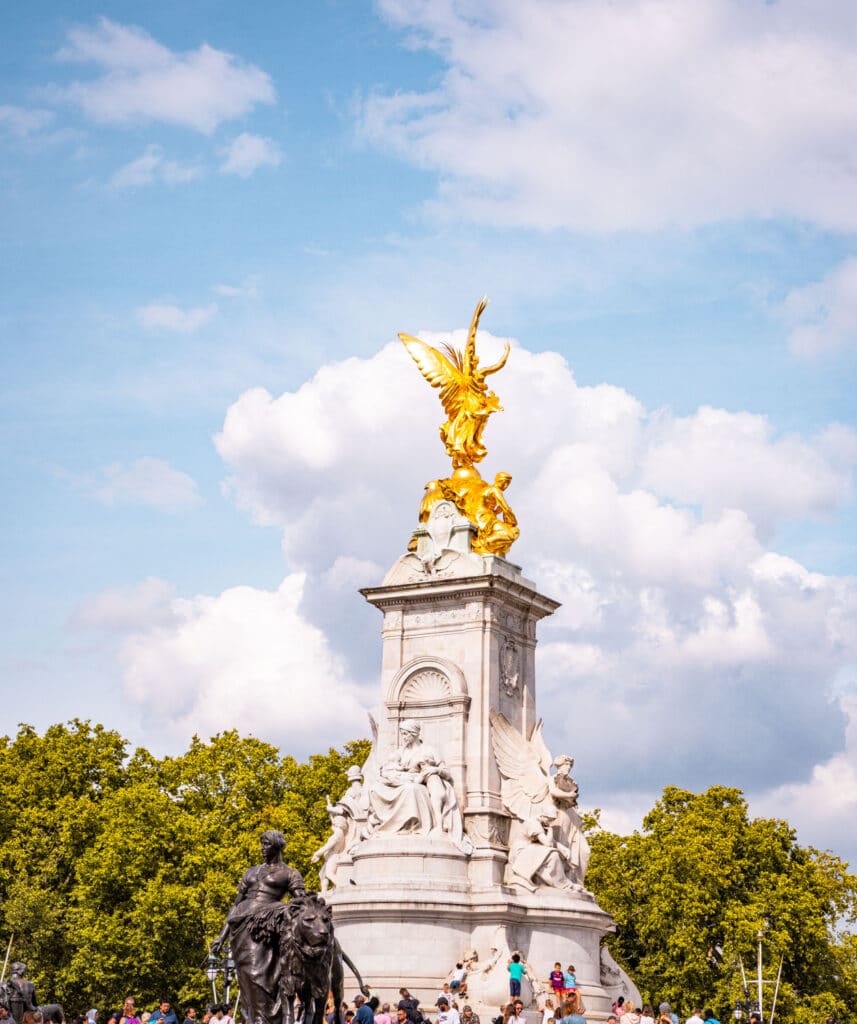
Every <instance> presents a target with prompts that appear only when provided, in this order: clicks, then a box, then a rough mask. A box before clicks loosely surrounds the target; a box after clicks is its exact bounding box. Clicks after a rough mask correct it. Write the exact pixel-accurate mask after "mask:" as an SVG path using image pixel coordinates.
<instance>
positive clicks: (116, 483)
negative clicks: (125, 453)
mask: <svg viewBox="0 0 857 1024" xmlns="http://www.w3.org/2000/svg"><path fill="white" fill-rule="evenodd" d="M92 494H93V497H95V498H97V499H98V501H100V502H102V503H103V504H105V505H117V504H129V505H151V506H153V507H155V508H159V509H163V510H164V511H168V512H178V511H181V510H183V509H187V508H193V507H194V506H195V505H199V504H200V503H201V501H202V498H201V497H200V494H199V491H198V490H197V487H196V482H195V481H194V479H193V478H192V477H190V476H188V474H187V473H182V472H181V470H178V469H173V467H172V466H171V465H170V464H169V463H168V462H165V461H164V460H163V459H156V458H152V457H151V456H149V455H146V456H143V458H140V459H135V460H134V461H133V462H114V463H112V464H111V465H109V466H106V467H105V468H104V470H103V471H102V473H101V481H100V483H98V484H97V485H96V486H95V487H94V489H93V491H92Z"/></svg>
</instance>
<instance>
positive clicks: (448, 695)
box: [386, 657, 470, 806]
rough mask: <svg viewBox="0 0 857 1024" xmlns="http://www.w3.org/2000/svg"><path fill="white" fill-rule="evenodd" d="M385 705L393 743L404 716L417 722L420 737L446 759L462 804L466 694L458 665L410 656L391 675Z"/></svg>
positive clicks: (462, 675)
mask: <svg viewBox="0 0 857 1024" xmlns="http://www.w3.org/2000/svg"><path fill="white" fill-rule="evenodd" d="M386 707H387V716H388V720H389V722H390V724H391V725H393V727H394V742H395V743H396V744H398V743H399V741H400V738H401V737H400V732H399V729H400V726H401V723H402V722H403V721H405V719H408V718H412V719H414V720H415V721H417V722H419V723H420V726H421V729H422V737H423V741H424V742H425V743H428V744H429V745H430V746H432V747H434V749H435V750H436V751H437V752H438V753H439V754H440V756H441V757H442V758H443V760H444V761H445V762H446V766H447V768H449V771H450V773H451V774H452V777H453V779H454V780H455V789H456V792H457V794H458V799H459V802H461V803H462V806H463V798H464V795H465V793H466V787H465V783H466V779H465V777H464V770H465V767H464V766H465V757H464V743H465V734H466V726H467V713H468V710H469V708H470V695H469V694H468V692H467V681H466V680H465V678H464V673H463V672H462V671H461V669H460V668H459V667H458V665H456V664H455V663H454V662H451V661H447V660H446V659H445V658H432V657H421V658H414V659H413V660H412V661H409V662H408V663H407V664H405V665H403V666H402V667H401V668H400V669H399V671H398V672H397V673H396V675H395V676H394V677H393V679H392V681H391V683H390V686H389V688H388V691H387V700H386Z"/></svg>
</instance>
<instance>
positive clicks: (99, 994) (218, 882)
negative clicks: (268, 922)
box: [0, 721, 369, 1009]
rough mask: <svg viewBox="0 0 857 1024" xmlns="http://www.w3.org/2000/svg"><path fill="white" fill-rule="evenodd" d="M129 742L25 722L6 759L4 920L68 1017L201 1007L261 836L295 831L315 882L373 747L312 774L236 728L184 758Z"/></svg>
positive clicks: (317, 764) (43, 989)
mask: <svg viewBox="0 0 857 1024" xmlns="http://www.w3.org/2000/svg"><path fill="white" fill-rule="evenodd" d="M126 746H127V745H126V743H125V741H124V740H123V739H122V738H121V737H120V736H119V735H118V734H117V733H114V732H110V731H108V730H105V729H103V728H102V727H100V726H91V725H90V724H89V723H85V722H77V721H75V722H71V723H69V724H68V725H62V726H52V727H51V728H50V729H48V730H47V731H46V733H45V734H44V736H39V735H38V734H37V733H36V731H35V730H34V729H32V728H31V727H30V726H22V727H21V729H20V731H19V733H18V736H17V737H16V738H15V739H14V740H9V739H6V740H4V741H3V746H2V747H0V808H2V810H0V906H2V922H3V924H4V925H5V930H6V934H9V933H12V932H14V934H15V947H14V948H15V955H16V956H20V957H22V958H23V959H25V960H26V962H27V963H28V966H29V968H30V974H31V976H32V977H33V979H34V981H36V983H37V987H38V991H39V992H40V994H41V995H42V997H43V998H45V997H47V996H50V997H51V998H57V999H59V1000H60V1001H62V1002H63V1003H64V1004H65V1005H66V1006H67V1008H71V1009H86V1008H88V1007H89V1006H102V1007H110V1006H118V1005H120V1004H121V1001H122V999H123V998H124V996H125V995H134V996H136V997H137V999H138V1001H139V1004H140V1005H142V1006H145V1005H147V1004H153V1003H154V1002H155V1000H157V999H158V998H160V996H161V995H162V994H164V995H166V996H168V997H169V998H171V999H174V1000H178V1001H181V1002H183V1001H186V1000H193V1001H197V1002H202V1001H203V1000H205V999H206V998H207V997H208V996H209V995H210V990H208V989H207V983H206V982H205V978H204V975H203V973H202V971H201V964H202V961H203V959H204V957H205V954H206V952H207V947H208V944H209V943H210V941H211V939H213V938H214V936H215V935H217V933H218V932H219V931H220V928H221V926H222V924H223V920H224V918H225V915H226V912H227V910H228V908H229V906H230V904H231V903H232V901H233V899H234V897H235V889H236V885H237V882H238V879H239V878H240V876H241V874H242V873H243V872H244V871H245V870H246V869H247V867H249V865H250V864H253V863H256V862H258V858H259V848H258V841H259V835H260V833H261V832H262V831H264V830H265V829H269V828H276V829H280V830H281V831H283V832H284V833H285V834H286V836H287V838H288V841H289V845H288V848H287V851H286V852H287V856H288V858H289V860H290V861H291V863H293V864H294V865H295V866H296V867H298V868H299V869H300V870H301V871H303V872H304V874H305V877H306V879H307V883H308V884H309V885H310V886H313V885H314V884H317V881H318V875H317V872H316V869H315V868H314V866H312V865H311V864H310V857H311V855H312V852H313V851H314V850H315V849H317V848H318V847H319V846H320V845H321V844H322V843H323V842H324V840H325V838H326V836H327V834H328V832H329V824H330V823H329V819H328V816H327V813H326V810H325V794H327V793H329V794H330V795H331V797H332V799H334V800H336V799H337V798H338V797H339V796H340V795H341V794H342V793H343V792H344V790H345V788H346V785H347V782H346V770H347V768H348V767H349V766H350V765H352V764H361V763H362V762H363V760H365V758H366V756H367V754H368V750H369V744H368V742H366V741H356V742H354V743H351V744H348V745H347V747H346V748H345V750H344V751H336V750H330V751H329V752H328V753H327V754H320V755H315V756H313V757H312V758H311V759H310V761H309V762H308V763H307V764H301V763H299V762H298V761H296V760H295V759H294V758H292V757H288V756H287V757H285V758H281V757H280V754H279V752H278V751H277V749H276V748H275V747H273V746H271V745H270V744H267V743H263V742H261V741H260V740H256V739H252V738H242V737H240V736H239V735H238V733H237V732H235V731H230V732H226V733H223V734H222V735H219V736H215V737H214V738H213V739H212V740H211V741H210V742H208V743H205V742H202V741H201V740H199V739H197V738H194V739H193V741H192V742H191V745H190V748H189V749H188V751H187V752H186V753H185V754H183V755H181V756H178V757H164V758H155V757H153V756H152V755H151V754H150V753H149V752H148V751H146V750H144V749H139V750H137V751H136V752H135V753H134V754H133V756H131V757H128V756H127V751H126Z"/></svg>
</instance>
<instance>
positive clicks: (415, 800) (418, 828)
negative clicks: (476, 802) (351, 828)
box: [370, 720, 473, 854]
mask: <svg viewBox="0 0 857 1024" xmlns="http://www.w3.org/2000/svg"><path fill="white" fill-rule="evenodd" d="M400 731H401V735H402V745H401V746H400V747H399V748H398V749H397V750H396V751H394V753H393V754H392V756H391V757H390V758H389V760H388V761H386V762H385V764H383V765H382V767H381V769H380V772H379V776H378V779H377V780H376V782H375V783H374V785H373V786H372V788H371V792H370V803H371V807H372V824H373V825H374V829H373V831H375V832H376V833H378V832H380V833H384V832H389V833H397V832H409V833H412V834H416V835H424V836H439V835H446V836H448V837H449V838H450V839H451V840H452V841H453V843H455V845H456V846H457V847H458V848H459V849H460V850H461V851H462V852H463V853H466V854H470V853H471V852H472V850H473V846H472V844H471V843H470V840H469V839H468V838H467V836H465V835H464V822H463V820H462V816H461V810H460V809H459V806H458V800H457V798H456V795H455V789H454V788H453V785H452V776H451V775H450V773H449V771H448V770H447V768H446V766H445V765H444V763H443V761H442V760H441V759H440V757H439V756H438V755H437V753H436V752H435V751H434V750H433V749H432V748H431V747H430V746H428V744H426V743H423V741H422V738H421V736H420V726H419V724H418V723H417V722H414V721H410V720H408V721H405V722H402V724H401V727H400Z"/></svg>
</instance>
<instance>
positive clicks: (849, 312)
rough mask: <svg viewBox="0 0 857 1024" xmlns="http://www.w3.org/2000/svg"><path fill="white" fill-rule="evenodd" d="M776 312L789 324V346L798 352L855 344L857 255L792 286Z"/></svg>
mask: <svg viewBox="0 0 857 1024" xmlns="http://www.w3.org/2000/svg"><path fill="white" fill-rule="evenodd" d="M777 312H778V314H779V315H780V317H781V318H782V319H783V320H784V321H785V322H786V323H787V324H789V326H790V327H791V331H790V333H789V347H790V348H791V350H792V352H793V353H794V354H795V355H797V356H802V357H803V358H807V359H810V358H812V357H814V356H819V355H822V354H823V353H826V352H835V351H837V350H839V349H844V348H857V258H853V257H852V258H851V259H848V260H845V261H844V262H843V263H841V264H839V266H837V267H834V269H833V270H831V271H830V273H829V274H828V275H827V276H826V277H824V278H823V279H822V280H821V281H813V282H812V283H811V284H808V285H804V286H803V287H801V288H794V289H792V291H790V292H789V294H788V295H787V296H786V299H785V301H784V302H783V304H782V305H781V306H780V308H779V310H778V311H777Z"/></svg>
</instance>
